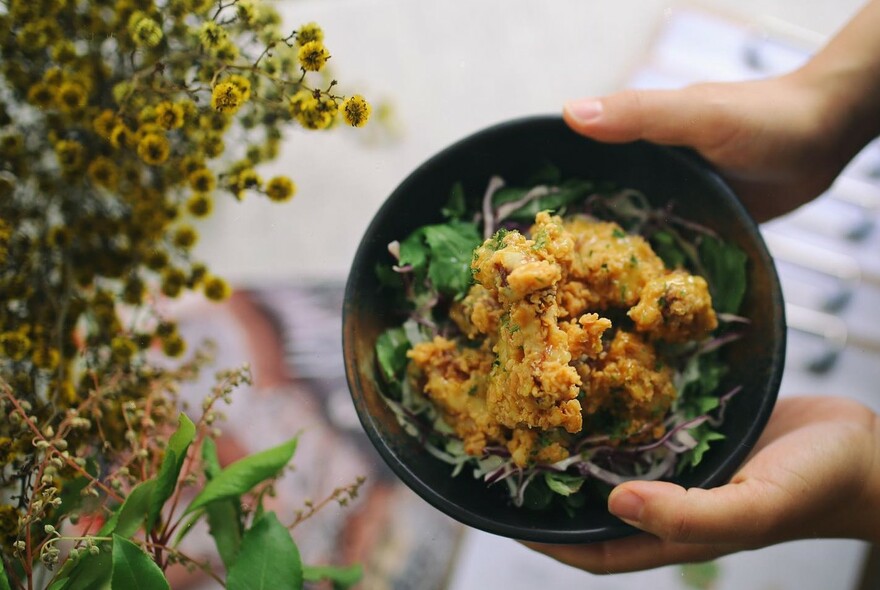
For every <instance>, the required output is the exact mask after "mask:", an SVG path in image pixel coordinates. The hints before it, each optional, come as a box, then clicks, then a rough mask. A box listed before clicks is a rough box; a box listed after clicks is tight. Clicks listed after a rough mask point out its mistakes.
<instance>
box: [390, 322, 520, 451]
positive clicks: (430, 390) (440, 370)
mask: <svg viewBox="0 0 880 590" xmlns="http://www.w3.org/2000/svg"><path fill="white" fill-rule="evenodd" d="M407 356H408V357H409V358H410V359H411V360H412V363H413V365H414V366H415V367H416V368H417V369H418V373H419V374H420V376H421V380H422V383H423V388H422V390H423V391H424V392H425V394H426V395H427V396H428V397H429V398H430V399H431V400H432V401H433V402H434V404H435V405H436V406H437V408H438V409H439V410H440V412H441V413H442V415H443V417H444V419H445V420H446V423H447V424H449V425H450V426H452V427H453V428H454V429H455V432H456V434H458V436H459V437H460V438H461V439H462V441H464V448H465V452H467V453H468V454H471V455H479V454H480V453H482V452H483V449H484V448H485V446H486V444H487V443H491V442H501V441H504V440H505V438H506V437H505V436H504V434H503V433H502V431H501V427H500V426H499V425H498V423H497V422H496V421H495V420H494V419H492V418H491V417H490V416H489V412H488V410H487V408H486V385H487V379H486V377H487V376H488V375H489V371H490V369H491V368H492V362H493V360H494V358H495V357H494V355H493V354H492V353H491V352H489V351H488V350H485V349H483V348H465V347H462V348H459V347H457V346H456V344H455V342H453V341H452V340H448V339H446V338H443V337H442V336H436V337H435V338H434V340H432V341H431V342H422V343H420V344H417V345H415V346H414V347H413V348H412V350H410V351H409V352H408V353H407Z"/></svg>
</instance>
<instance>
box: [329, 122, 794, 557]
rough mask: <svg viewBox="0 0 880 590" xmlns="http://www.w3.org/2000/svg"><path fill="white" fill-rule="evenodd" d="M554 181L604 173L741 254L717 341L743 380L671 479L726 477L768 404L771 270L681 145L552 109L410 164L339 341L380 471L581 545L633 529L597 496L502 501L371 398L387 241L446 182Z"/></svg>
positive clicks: (498, 520) (439, 194)
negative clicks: (571, 504)
mask: <svg viewBox="0 0 880 590" xmlns="http://www.w3.org/2000/svg"><path fill="white" fill-rule="evenodd" d="M545 162H552V163H553V164H554V165H556V166H557V167H558V168H559V169H560V170H561V172H562V174H563V178H582V179H590V180H597V181H603V180H604V181H610V182H613V183H615V184H616V185H618V186H622V187H628V188H633V189H637V190H639V191H642V192H643V193H644V194H645V195H646V196H647V197H648V199H649V200H650V201H651V202H652V204H654V205H656V206H663V205H666V204H668V203H670V202H673V203H674V206H675V211H676V213H677V214H678V215H679V216H681V217H684V218H685V219H689V220H692V221H696V222H698V223H700V224H702V225H705V226H708V227H709V228H711V229H713V230H715V231H716V232H717V233H718V234H720V235H721V237H722V238H723V239H724V240H726V241H728V242H731V243H735V244H737V245H738V246H739V247H740V248H742V249H743V250H744V251H745V252H746V254H747V255H748V288H747V293H746V296H745V300H744V301H743V306H742V309H741V313H742V315H744V316H746V317H748V318H750V319H751V324H750V325H749V327H748V330H747V334H746V336H745V337H744V338H743V339H741V340H739V341H737V342H735V343H733V344H731V345H729V346H728V347H726V351H725V354H726V361H727V363H728V364H729V366H730V369H731V370H730V372H729V375H728V379H730V380H731V382H732V383H738V384H741V385H742V386H743V389H742V391H741V392H740V393H739V394H737V395H736V396H735V397H734V398H733V399H732V400H731V402H730V404H729V406H728V407H727V411H726V414H725V420H724V423H723V424H722V426H721V428H720V430H721V432H722V433H723V434H724V435H725V439H724V440H722V441H720V442H718V443H715V444H713V447H712V448H711V449H710V451H709V452H707V453H706V455H705V457H704V459H703V461H702V462H701V463H700V464H699V465H698V466H697V467H696V468H694V469H692V470H689V471H686V472H685V473H683V474H682V475H681V476H680V477H677V478H675V479H674V481H675V482H677V483H679V484H681V485H683V486H686V487H692V486H699V487H713V486H717V485H720V484H723V483H724V482H726V481H727V480H728V479H729V478H730V477H731V476H732V475H733V473H734V471H735V470H736V469H737V467H738V466H739V465H740V464H741V462H742V461H743V459H744V458H745V457H746V455H747V454H748V453H749V451H750V450H751V449H752V447H753V446H754V444H755V441H756V440H757V438H758V436H759V435H760V434H761V431H762V430H763V428H764V426H765V424H766V422H767V419H768V418H769V416H770V412H771V411H772V409H773V405H774V403H775V401H776V396H777V392H778V389H779V383H780V380H781V378H782V368H783V363H784V357H785V335H786V330H785V317H784V309H783V303H782V295H781V291H780V287H779V281H778V278H777V275H776V270H775V268H774V265H773V261H772V260H771V258H770V256H769V254H768V252H767V248H766V247H765V245H764V242H763V240H762V238H761V235H760V234H759V232H758V228H757V226H756V224H755V222H754V221H753V220H752V218H751V217H750V216H749V215H748V213H747V212H746V211H745V209H744V208H743V206H742V205H741V204H740V202H739V200H738V199H737V197H736V196H735V195H734V194H733V192H731V190H730V188H728V186H727V185H726V184H725V183H724V182H723V181H722V180H721V179H720V178H719V177H718V175H717V174H716V173H715V172H713V171H712V170H711V169H710V168H709V166H707V165H706V164H705V163H704V162H703V161H702V160H701V159H700V158H698V157H696V156H695V155H694V154H693V153H691V152H688V151H686V150H681V149H676V148H668V147H661V146H657V145H653V144H649V143H644V142H637V143H629V144H620V145H610V144H602V143H598V142H595V141H592V140H589V139H586V138H584V137H581V136H579V135H577V134H575V133H573V132H572V131H571V130H570V129H568V127H567V126H566V125H565V124H564V123H563V121H562V119H561V118H559V117H534V118H526V119H521V120H515V121H510V122H507V123H503V124H500V125H496V126H494V127H491V128H489V129H486V130H483V131H480V132H478V133H476V134H474V135H471V136H470V137H467V138H465V139H463V140H461V141H459V142H458V143H455V144H454V145H452V146H450V147H448V148H447V149H445V150H443V151H442V152H440V153H439V154H437V155H436V156H434V157H432V158H431V159H430V160H428V161H427V162H425V163H424V164H422V165H421V166H419V167H418V168H417V169H416V170H415V171H414V172H413V173H412V174H410V175H409V177H407V178H406V180H404V181H403V182H402V183H401V184H400V186H399V187H397V189H396V190H395V191H394V192H393V193H392V194H391V196H390V197H389V198H388V200H387V201H385V204H384V205H383V206H382V207H381V209H380V210H379V212H378V213H377V214H376V216H375V217H374V218H373V221H372V223H371V224H370V225H369V227H368V228H367V231H366V233H365V235H364V237H363V240H362V241H361V244H360V247H359V248H358V251H357V254H356V255H355V258H354V263H353V264H352V267H351V273H350V275H349V278H348V283H347V285H346V290H345V303H344V310H343V349H344V354H345V370H346V375H347V378H348V384H349V388H350V389H351V395H352V399H353V400H354V405H355V407H356V409H357V412H358V415H359V416H360V420H361V423H362V424H363V427H364V429H365V430H366V432H367V435H369V438H370V440H371V441H372V442H373V444H374V445H375V446H376V448H377V449H378V451H379V453H380V454H381V455H382V457H383V458H384V459H385V461H386V462H387V463H388V465H389V466H390V467H391V469H392V470H393V471H394V472H395V473H396V474H397V475H398V476H399V477H400V479H402V480H403V481H404V482H405V483H406V484H407V485H408V486H409V487H410V488H412V489H413V490H414V491H415V492H416V493H418V494H419V495H420V496H421V497H422V498H424V499H425V500H427V501H428V502H429V503H431V504H432V505H434V506H435V507H436V508H438V509H440V510H441V511H443V512H445V513H446V514H448V515H450V516H452V517H453V518H455V519H457V520H459V521H461V522H463V523H464V524H467V525H470V526H473V527H476V528H478V529H482V530H484V531H487V532H490V533H494V534H498V535H504V536H507V537H513V538H516V539H522V540H530V541H538V542H548V543H583V542H592V541H600V540H607V539H612V538H616V537H621V536H625V535H627V534H629V533H631V532H633V530H634V529H632V528H631V527H629V526H628V525H626V524H624V523H623V522H622V521H620V520H618V519H617V518H615V517H614V516H612V515H611V514H610V513H609V512H608V511H607V509H606V506H605V504H604V503H603V502H600V501H597V502H595V503H593V504H592V505H586V506H584V507H583V508H581V509H579V511H578V512H576V513H575V514H574V515H573V516H571V515H569V514H568V513H567V512H565V511H564V510H563V508H562V507H559V508H551V509H549V510H544V511H532V510H530V509H527V508H522V507H516V506H513V505H512V504H511V503H510V502H508V501H506V500H505V496H506V489H505V490H502V489H501V488H503V487H504V486H502V485H499V486H495V487H494V488H492V487H487V485H486V484H485V483H484V482H483V481H482V480H477V479H474V478H473V477H472V476H471V474H470V473H469V470H468V469H465V470H464V471H463V472H462V473H461V474H460V475H458V477H455V478H453V477H451V471H452V468H451V467H450V466H449V465H448V464H446V463H443V462H441V461H439V460H437V459H435V458H434V457H432V456H431V455H429V454H428V453H427V452H426V451H425V450H424V449H423V448H422V447H421V446H420V444H419V442H418V441H417V440H416V439H414V438H413V437H411V436H409V435H407V434H406V433H405V432H404V431H403V430H402V429H401V427H400V426H399V425H398V423H397V420H396V419H395V417H394V414H393V413H392V412H391V410H390V409H389V408H388V407H387V406H386V405H385V403H384V401H383V397H382V393H381V391H382V387H383V385H382V381H381V378H380V377H379V375H378V371H377V364H376V358H375V352H374V345H375V342H376V338H377V337H378V335H379V334H380V333H381V332H382V331H383V330H384V329H386V328H388V327H391V326H395V325H399V323H400V321H401V316H400V310H395V309H392V303H391V298H390V297H388V294H387V293H386V292H384V291H383V289H382V288H381V287H380V284H379V282H378V280H377V278H376V274H375V267H376V265H377V263H379V262H382V263H385V264H387V263H388V262H389V261H390V258H389V255H388V252H387V249H386V247H387V244H388V243H389V242H391V241H392V240H398V239H403V238H404V237H406V236H407V235H409V233H410V232H412V231H413V230H415V229H416V228H418V227H420V226H423V225H426V224H430V223H437V222H440V221H442V220H443V217H442V214H441V211H440V210H441V208H442V207H443V206H444V205H445V204H446V203H447V200H448V197H449V191H450V188H451V187H452V185H453V184H454V183H455V182H462V183H463V185H464V188H465V194H468V195H482V192H483V191H484V190H485V186H486V184H487V182H488V179H489V178H490V177H491V176H492V175H500V176H501V177H502V178H504V179H505V180H506V181H507V182H508V184H510V185H516V184H517V183H519V184H520V185H522V184H523V183H524V182H525V181H526V178H527V176H528V175H529V174H531V173H532V172H533V171H534V170H535V169H536V168H538V167H539V166H540V165H541V164H542V163H545Z"/></svg>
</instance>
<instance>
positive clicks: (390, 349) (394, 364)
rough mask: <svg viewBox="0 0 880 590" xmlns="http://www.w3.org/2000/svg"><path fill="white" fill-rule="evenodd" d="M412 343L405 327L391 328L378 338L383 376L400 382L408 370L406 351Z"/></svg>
mask: <svg viewBox="0 0 880 590" xmlns="http://www.w3.org/2000/svg"><path fill="white" fill-rule="evenodd" d="M409 348H410V343H409V340H408V339H407V337H406V332H405V331H404V329H403V328H389V329H387V330H385V331H384V332H382V333H381V334H380V335H379V338H378V339H377V340H376V358H377V360H378V361H379V368H381V369H382V376H383V377H384V378H385V380H386V381H387V382H389V383H399V382H400V379H401V376H402V375H403V372H404V371H405V370H406V363H407V358H406V351H407V350H409Z"/></svg>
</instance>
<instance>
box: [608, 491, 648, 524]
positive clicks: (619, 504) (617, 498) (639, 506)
mask: <svg viewBox="0 0 880 590" xmlns="http://www.w3.org/2000/svg"><path fill="white" fill-rule="evenodd" d="M644 507H645V501H644V500H643V499H642V497H641V496H638V495H636V494H634V493H632V492H630V491H628V490H620V491H619V492H612V493H611V497H609V498H608V510H609V511H611V514H613V515H614V516H616V517H618V518H620V519H621V520H625V521H627V522H639V521H641V520H642V510H643V509H644Z"/></svg>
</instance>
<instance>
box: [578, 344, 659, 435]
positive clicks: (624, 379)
mask: <svg viewBox="0 0 880 590" xmlns="http://www.w3.org/2000/svg"><path fill="white" fill-rule="evenodd" d="M675 397H676V391H675V387H674V386H673V384H672V369H671V368H670V367H668V366H666V365H663V364H662V363H659V362H658V359H657V355H656V353H655V351H654V347H653V346H651V344H649V343H647V342H645V341H644V340H642V338H641V337H640V336H638V335H637V334H632V333H629V332H624V331H623V330H619V331H618V332H617V334H615V336H614V340H612V341H611V345H610V346H609V347H608V350H607V351H606V352H605V354H603V355H602V358H601V359H600V361H599V363H598V364H597V366H596V367H594V368H593V370H592V371H590V374H589V387H588V388H587V395H586V398H585V401H584V410H585V411H586V413H587V414H590V415H592V414H596V413H597V412H599V411H605V412H607V413H608V414H610V415H611V416H612V417H613V418H614V420H615V422H616V423H617V425H618V427H619V430H618V432H616V433H615V434H616V435H617V436H618V437H620V438H621V439H626V438H630V437H632V436H634V435H639V434H642V435H645V434H647V435H648V436H647V437H646V438H656V437H657V436H661V435H662V434H663V420H662V419H663V416H664V415H665V414H666V412H667V411H668V410H669V407H670V405H672V402H673V401H674V400H675Z"/></svg>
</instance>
